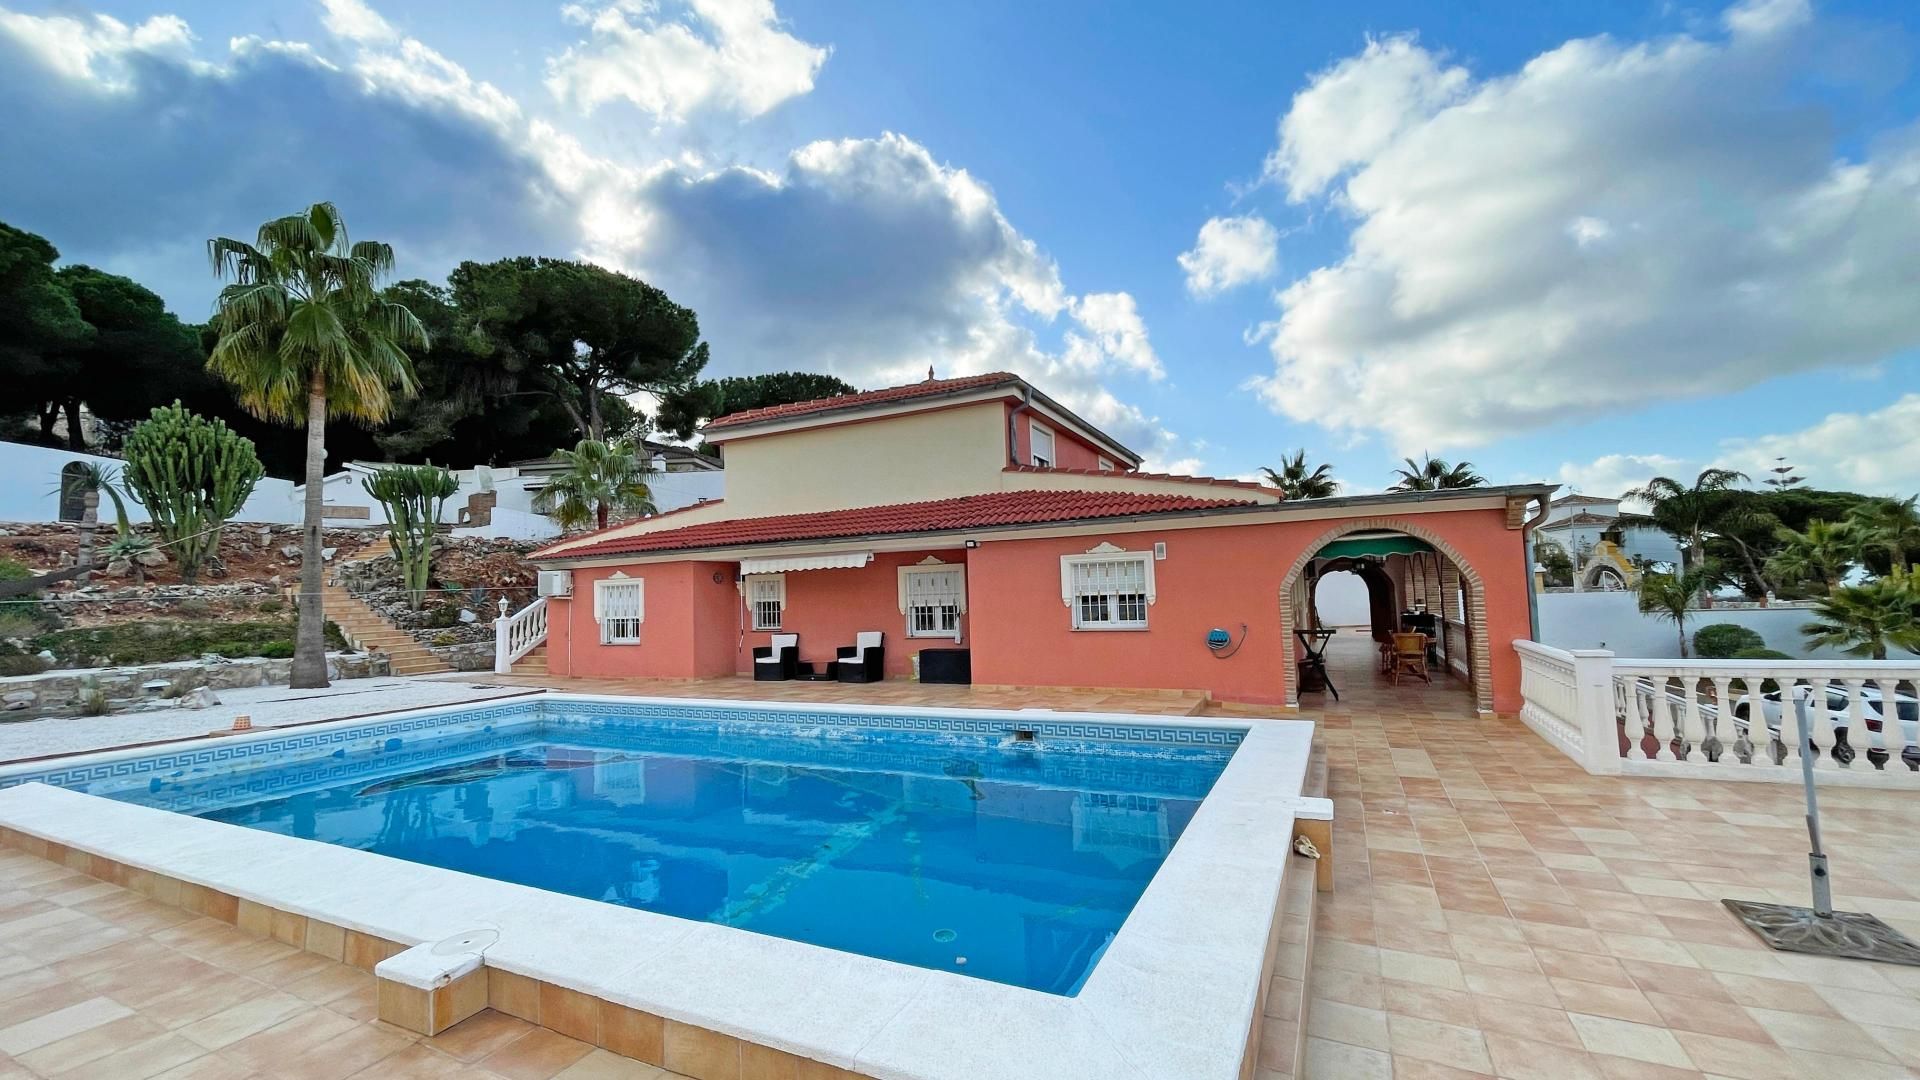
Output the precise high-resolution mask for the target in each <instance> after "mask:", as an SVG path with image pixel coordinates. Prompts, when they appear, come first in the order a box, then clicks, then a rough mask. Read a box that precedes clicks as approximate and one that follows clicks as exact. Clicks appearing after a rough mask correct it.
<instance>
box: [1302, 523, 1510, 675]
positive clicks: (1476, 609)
mask: <svg viewBox="0 0 1920 1080" xmlns="http://www.w3.org/2000/svg"><path fill="white" fill-rule="evenodd" d="M1376 529H1390V530H1392V531H1394V532H1401V533H1405V534H1407V535H1408V536H1411V537H1414V538H1416V539H1419V540H1424V541H1426V542H1427V543H1428V544H1431V545H1433V549H1434V550H1435V551H1438V552H1439V553H1440V554H1442V555H1444V556H1446V557H1447V560H1448V561H1449V562H1451V563H1452V564H1453V566H1454V569H1455V570H1456V571H1458V573H1459V574H1460V579H1461V581H1462V582H1463V583H1464V588H1463V589H1462V590H1461V591H1462V592H1463V593H1465V595H1466V605H1467V610H1466V611H1465V612H1464V613H1463V614H1464V615H1465V616H1466V623H1467V637H1468V645H1469V646H1470V648H1471V651H1472V654H1473V655H1472V657H1471V659H1470V663H1469V666H1470V667H1471V669H1472V671H1473V699H1474V704H1475V706H1476V707H1477V708H1478V709H1479V710H1480V711H1481V712H1487V711H1490V710H1491V709H1492V708H1493V656H1492V652H1491V651H1490V643H1489V642H1488V641H1487V594H1486V587H1485V585H1484V583H1483V582H1482V581H1481V578H1480V571H1479V569H1478V568H1477V567H1475V566H1474V565H1473V564H1472V563H1470V562H1468V561H1467V559H1466V557H1465V556H1463V555H1461V554H1460V552H1459V551H1458V549H1456V548H1455V547H1454V546H1453V545H1452V544H1450V543H1448V542H1447V541H1446V539H1445V538H1443V537H1441V536H1440V534H1438V533H1436V532H1434V531H1433V530H1432V529H1429V528H1427V527H1426V526H1424V525H1420V524H1417V523H1415V522H1412V521H1408V520H1406V519H1405V518H1394V517H1376V518H1354V519H1351V520H1348V521H1343V522H1341V523H1340V524H1338V525H1335V526H1334V527H1332V528H1330V529H1328V530H1327V531H1326V532H1323V533H1321V534H1320V535H1319V536H1317V537H1315V538H1314V539H1313V540H1312V541H1311V542H1310V543H1308V544H1307V546H1306V547H1305V548H1304V549H1302V550H1301V552H1300V555H1299V557H1297V558H1295V559H1294V560H1293V565H1292V566H1290V567H1288V568H1287V573H1286V576H1285V577H1283V578H1281V579H1280V639H1281V641H1282V643H1283V644H1284V645H1285V647H1286V656H1287V662H1286V670H1285V672H1284V673H1283V674H1284V678H1285V680H1286V700H1287V703H1288V704H1289V705H1298V704H1299V702H1300V690H1299V681H1300V670H1299V668H1297V667H1296V666H1294V665H1295V660H1296V659H1297V653H1298V647H1299V643H1298V641H1297V640H1296V639H1295V638H1294V636H1293V631H1294V625H1293V587H1294V586H1295V585H1296V584H1298V583H1299V581H1300V577H1301V575H1302V574H1304V573H1306V570H1307V564H1308V563H1310V562H1312V561H1313V559H1314V557H1315V556H1316V555H1318V554H1319V553H1320V549H1321V548H1323V547H1326V546H1327V545H1328V544H1330V543H1332V542H1333V541H1335V540H1338V539H1340V538H1341V537H1343V536H1346V535H1348V534H1350V533H1356V532H1370V531H1373V530H1376ZM1442 632H1443V633H1444V627H1443V628H1442Z"/></svg>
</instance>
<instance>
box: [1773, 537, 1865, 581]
mask: <svg viewBox="0 0 1920 1080" xmlns="http://www.w3.org/2000/svg"><path fill="white" fill-rule="evenodd" d="M1774 536H1775V537H1776V538H1777V539H1778V540H1779V541H1780V550H1779V551H1777V552H1775V553H1774V555H1773V557H1772V558H1770V559H1768V560H1767V569H1769V570H1771V571H1773V572H1774V573H1775V574H1777V575H1779V576H1780V577H1782V578H1785V579H1787V580H1789V581H1818V582H1820V583H1821V584H1822V585H1823V586H1825V587H1826V590H1827V595H1828V596H1832V595H1833V593H1834V591H1835V590H1837V589H1838V588H1840V583H1841V582H1842V581H1844V580H1846V576H1847V574H1848V572H1850V571H1851V570H1852V569H1853V564H1854V563H1855V562H1857V561H1859V558H1860V547H1861V544H1860V535H1859V533H1858V531H1856V530H1855V529H1854V528H1853V527H1852V526H1851V525H1849V524H1846V523H1842V524H1839V525H1830V524H1828V523H1827V522H1824V521H1821V520H1820V519H1819V518H1814V519H1813V520H1811V521H1809V522H1807V531H1806V532H1794V531H1793V530H1792V529H1789V528H1787V527H1785V526H1784V525H1783V526H1781V527H1780V528H1779V529H1778V530H1776V531H1775V533H1774Z"/></svg>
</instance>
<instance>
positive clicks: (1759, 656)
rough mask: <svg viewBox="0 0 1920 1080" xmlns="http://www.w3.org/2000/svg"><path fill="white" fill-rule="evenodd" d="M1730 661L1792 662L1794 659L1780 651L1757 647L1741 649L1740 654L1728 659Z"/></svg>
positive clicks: (1762, 646)
mask: <svg viewBox="0 0 1920 1080" xmlns="http://www.w3.org/2000/svg"><path fill="white" fill-rule="evenodd" d="M1728 659H1730V660H1791V659H1793V657H1791V656H1788V655H1787V654H1786V653H1783V652H1781V651H1780V650H1779V649H1769V648H1767V647H1766V646H1764V645H1757V646H1753V647H1751V648H1746V649H1741V650H1740V651H1739V652H1736V653H1734V654H1733V655H1732V656H1731V657H1728Z"/></svg>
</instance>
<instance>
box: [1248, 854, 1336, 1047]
mask: <svg viewBox="0 0 1920 1080" xmlns="http://www.w3.org/2000/svg"><path fill="white" fill-rule="evenodd" d="M1292 859H1293V862H1292V864H1291V865H1290V866H1288V867H1287V876H1286V880H1285V881H1284V882H1283V883H1282V885H1281V896H1280V913H1279V917H1278V930H1277V935H1278V937H1279V947H1278V948H1277V949H1275V950H1274V960H1273V972H1272V975H1271V977H1269V978H1268V980H1267V986H1266V991H1265V993H1264V994H1263V995H1262V1000H1261V1003H1260V1019H1259V1021H1258V1023H1259V1025H1260V1026H1259V1029H1258V1030H1257V1032H1255V1033H1254V1036H1253V1038H1252V1039H1250V1040H1249V1044H1250V1046H1252V1048H1253V1049H1254V1050H1255V1052H1256V1053H1257V1057H1256V1058H1255V1068H1254V1069H1253V1075H1254V1076H1256V1077H1259V1078H1260V1080H1300V1077H1301V1070H1302V1066H1303V1065H1304V1064H1305V1060H1306V1051H1307V1013H1308V1007H1309V1005H1310V1003H1311V1002H1312V999H1313V987H1312V985H1311V983H1310V981H1309V980H1310V977H1311V973H1312V971H1313V946H1314V939H1315V933H1314V920H1315V916H1316V915H1317V913H1318V910H1319V903H1320V893H1319V891H1318V890H1317V889H1315V888H1314V874H1313V871H1314V867H1313V863H1312V862H1311V861H1309V860H1307V859H1305V858H1302V857H1301V856H1298V855H1295V856H1292Z"/></svg>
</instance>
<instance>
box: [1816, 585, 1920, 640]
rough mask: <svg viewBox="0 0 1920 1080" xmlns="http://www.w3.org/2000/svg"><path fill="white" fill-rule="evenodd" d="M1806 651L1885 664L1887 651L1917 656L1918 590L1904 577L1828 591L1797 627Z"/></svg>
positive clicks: (1919, 590) (1919, 623) (1919, 593)
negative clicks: (1836, 651)
mask: <svg viewBox="0 0 1920 1080" xmlns="http://www.w3.org/2000/svg"><path fill="white" fill-rule="evenodd" d="M1800 632H1801V633H1802V634H1805V635H1806V637H1807V645H1808V646H1809V647H1810V648H1816V649H1818V648H1832V649H1839V650H1840V651H1841V652H1844V653H1846V654H1847V655H1849V656H1862V657H1867V658H1869V659H1872V660H1885V659H1886V658H1887V652H1888V650H1889V649H1904V650H1906V651H1907V652H1912V653H1920V587H1917V586H1916V583H1915V581H1914V579H1913V578H1911V577H1909V576H1907V575H1906V574H1904V573H1894V574H1889V575H1887V576H1886V577H1883V578H1876V579H1874V580H1873V581H1869V582H1867V583H1865V584H1863V585H1854V586H1850V587H1848V588H1844V589H1840V590H1837V591H1836V592H1834V594H1833V595H1832V596H1829V597H1827V598H1826V599H1825V600H1822V601H1820V602H1819V604H1818V605H1816V606H1815V607H1814V609H1813V619H1812V620H1811V621H1809V622H1808V623H1807V624H1806V625H1805V626H1803V627H1801V628H1800Z"/></svg>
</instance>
